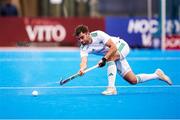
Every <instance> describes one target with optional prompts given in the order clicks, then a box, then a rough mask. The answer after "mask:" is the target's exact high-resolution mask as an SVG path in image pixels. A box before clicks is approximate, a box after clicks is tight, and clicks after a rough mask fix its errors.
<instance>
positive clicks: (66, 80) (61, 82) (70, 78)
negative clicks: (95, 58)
mask: <svg viewBox="0 0 180 120" xmlns="http://www.w3.org/2000/svg"><path fill="white" fill-rule="evenodd" d="M97 67H99V65H98V64H97V65H95V66H93V67H90V68H88V69H86V70H85V71H84V73H87V72H89V71H91V70H93V69H95V68H97ZM78 76H80V74H79V73H76V74H74V75H72V76H70V77H68V78H67V79H64V80H63V79H62V80H61V81H60V85H63V84H65V83H67V82H69V81H70V80H73V79H74V78H77V77H78Z"/></svg>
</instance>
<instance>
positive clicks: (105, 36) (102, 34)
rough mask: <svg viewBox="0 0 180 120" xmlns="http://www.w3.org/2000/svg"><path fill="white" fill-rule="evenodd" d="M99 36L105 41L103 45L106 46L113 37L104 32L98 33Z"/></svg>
mask: <svg viewBox="0 0 180 120" xmlns="http://www.w3.org/2000/svg"><path fill="white" fill-rule="evenodd" d="M98 36H99V37H100V38H101V39H102V40H103V43H104V44H106V43H107V41H108V40H109V39H111V36H110V35H108V34H107V33H105V32H103V31H98Z"/></svg>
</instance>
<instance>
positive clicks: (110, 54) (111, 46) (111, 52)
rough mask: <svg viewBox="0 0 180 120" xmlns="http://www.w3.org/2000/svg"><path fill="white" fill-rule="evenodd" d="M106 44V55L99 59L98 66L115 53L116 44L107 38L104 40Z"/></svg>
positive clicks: (102, 64)
mask: <svg viewBox="0 0 180 120" xmlns="http://www.w3.org/2000/svg"><path fill="white" fill-rule="evenodd" d="M106 46H108V47H109V51H108V52H107V53H106V55H105V56H104V57H103V58H102V59H101V60H100V61H99V63H98V64H99V67H103V66H104V65H105V64H106V61H107V60H109V59H111V57H112V56H114V55H115V53H116V52H117V47H116V45H115V44H114V43H113V41H112V40H111V39H109V40H108V41H107V42H106Z"/></svg>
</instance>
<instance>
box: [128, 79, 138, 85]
mask: <svg viewBox="0 0 180 120" xmlns="http://www.w3.org/2000/svg"><path fill="white" fill-rule="evenodd" d="M128 82H129V83H130V84H132V85H135V84H137V79H136V78H133V79H131V80H129V81H128Z"/></svg>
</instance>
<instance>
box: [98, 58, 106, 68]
mask: <svg viewBox="0 0 180 120" xmlns="http://www.w3.org/2000/svg"><path fill="white" fill-rule="evenodd" d="M106 61H107V60H106V58H105V57H103V58H102V59H101V61H100V62H99V63H98V65H99V67H104V66H105V65H106Z"/></svg>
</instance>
